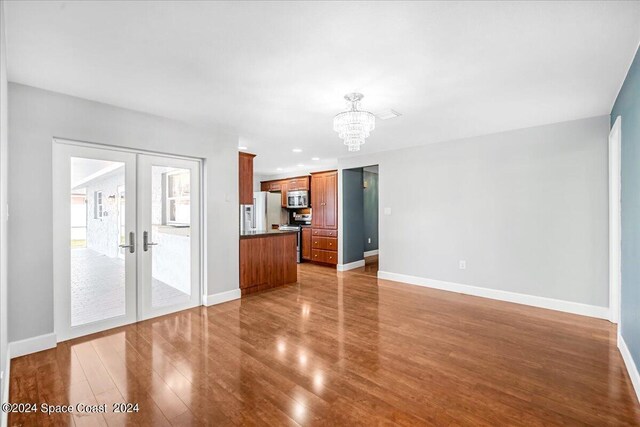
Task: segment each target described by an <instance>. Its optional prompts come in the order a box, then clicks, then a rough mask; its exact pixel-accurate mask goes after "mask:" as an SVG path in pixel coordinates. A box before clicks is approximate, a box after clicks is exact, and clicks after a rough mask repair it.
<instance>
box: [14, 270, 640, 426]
mask: <svg viewBox="0 0 640 427" xmlns="http://www.w3.org/2000/svg"><path fill="white" fill-rule="evenodd" d="M376 271H377V258H374V259H373V260H371V262H368V263H367V265H366V266H365V267H364V268H362V269H359V270H354V271H352V272H345V273H337V272H336V271H335V270H333V269H330V268H327V267H320V266H315V265H311V264H303V265H301V266H299V275H298V277H299V281H298V283H297V284H295V285H290V286H285V287H282V288H279V289H275V290H269V291H266V292H262V293H258V294H254V295H250V296H248V297H246V298H243V299H241V300H237V301H232V302H229V303H225V304H220V305H216V306H212V307H206V308H205V307H198V308H195V309H191V310H186V311H183V312H180V313H176V314H172V315H167V316H163V317H159V318H156V319H151V320H148V321H144V322H139V323H137V324H134V325H130V326H126V327H122V328H117V329H113V330H110V331H106V332H103V333H100V334H95V335H91V336H88V337H84V338H80V339H75V340H72V341H68V342H63V343H60V344H59V345H58V347H57V348H56V349H52V350H48V351H43V352H40V353H36V354H33V355H29V356H26V357H22V358H17V359H14V360H13V361H12V365H11V376H10V381H11V401H13V402H18V401H20V402H47V403H58V404H66V403H72V404H75V403H78V402H81V401H82V402H87V403H95V404H102V403H115V402H116V401H121V402H133V403H138V404H139V412H135V413H128V414H116V413H112V412H109V413H106V414H73V415H69V414H66V415H65V414H58V415H54V416H52V417H51V418H47V419H44V418H42V415H41V414H11V415H10V423H11V425H41V424H49V423H51V424H55V425H74V424H75V425H82V424H87V425H116V424H140V425H154V426H155V425H169V424H173V425H190V424H206V425H246V424H250V425H256V424H258V425H283V424H287V425H289V424H292V423H297V424H322V425H353V424H407V425H425V424H426V425H429V424H430V425H450V424H458V425H477V424H483V425H486V424H491V425H523V424H549V425H557V424H591V425H625V424H627V425H632V424H638V423H640V410H639V409H638V403H637V402H636V401H635V396H634V395H633V391H632V388H631V384H630V381H629V379H628V377H627V376H626V374H625V373H624V372H625V371H624V370H623V369H624V368H623V364H622V363H623V362H622V359H621V357H620V355H619V353H618V352H617V350H616V348H615V336H616V334H615V328H614V327H612V326H611V325H610V324H609V323H608V322H606V321H602V320H597V319H589V318H586V317H581V316H574V315H569V314H565V313H557V312H552V311H549V310H542V309H535V308H531V307H525V306H522V305H515V304H508V303H504V302H498V301H492V300H486V299H481V298H475V297H469V296H464V295H460V294H455V293H449V292H442V291H436V290H431V289H426V288H421V287H416V286H408V285H401V284H397V283H392V282H387V281H382V280H377V279H376V278H375V272H376Z"/></svg>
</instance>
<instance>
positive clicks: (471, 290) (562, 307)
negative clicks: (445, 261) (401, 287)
mask: <svg viewBox="0 0 640 427" xmlns="http://www.w3.org/2000/svg"><path fill="white" fill-rule="evenodd" d="M378 278H379V279H384V280H391V281H394V282H404V283H409V284H411V285H418V286H425V287H427V288H433V289H440V290H443V291H450V292H458V293H461V294H467V295H474V296H477V297H483V298H491V299H495V300H500V301H508V302H513V303H516V304H524V305H531V306H533V307H540V308H546V309H549V310H557V311H564V312H566V313H573V314H580V315H582V316H589V317H596V318H598V319H607V320H608V319H609V307H600V306H597V305H589V304H582V303H579V302H571V301H564V300H559V299H553V298H546V297H539V296H535V295H527V294H520V293H516V292H509V291H501V290H498V289H489V288H481V287H478V286H470V285H463V284H460V283H453V282H444V281H442V280H432V279H426V278H424V277H417V276H409V275H406V274H398V273H391V272H388V271H378Z"/></svg>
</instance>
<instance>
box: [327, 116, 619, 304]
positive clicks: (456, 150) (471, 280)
mask: <svg viewBox="0 0 640 427" xmlns="http://www.w3.org/2000/svg"><path fill="white" fill-rule="evenodd" d="M608 133H609V116H600V117H593V118H588V119H582V120H575V121H570V122H563V123H557V124H551V125H546V126H539V127H533V128H527V129H520V130H514V131H510V132H504V133H499V134H493V135H487V136H481V137H475V138H468V139H463V140H457V141H450V142H443V143H438V144H430V145H423V146H420V147H415V148H410V149H405V150H395V151H387V152H383V153H379V154H372V155H364V156H359V157H348V158H343V159H340V160H339V169H346V168H353V167H358V166H367V165H372V164H378V165H379V171H380V270H382V271H386V272H391V273H399V274H406V275H412V276H418V277H422V278H427V279H436V280H443V281H449V282H455V283H461V284H466V285H472V286H478V287H485V288H492V289H498V290H505V291H511V292H517V293H522V294H527V295H534V296H542V297H548V298H555V299H559V300H565V301H571V302H578V303H584V304H590V305H596V306H602V307H606V306H608V189H607V185H608V171H607V168H608V159H607V152H608V150H607V139H608ZM371 143H373V142H371ZM416 143H420V141H419V140H417V141H416ZM341 175H342V174H341ZM341 175H340V178H339V179H342V177H341ZM385 208H389V209H390V210H391V214H390V215H384V214H383V212H384V209H385ZM338 209H339V217H340V218H342V211H343V209H342V208H341V207H340V206H339V207H338ZM339 227H340V229H339V235H342V233H344V231H345V230H344V227H342V226H340V225H339ZM339 244H340V243H339ZM339 249H341V248H339ZM459 260H465V261H466V263H467V269H466V270H460V269H459V268H458V261H459Z"/></svg>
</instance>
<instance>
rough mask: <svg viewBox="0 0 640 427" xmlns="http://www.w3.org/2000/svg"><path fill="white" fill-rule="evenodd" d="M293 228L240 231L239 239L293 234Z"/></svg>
mask: <svg viewBox="0 0 640 427" xmlns="http://www.w3.org/2000/svg"><path fill="white" fill-rule="evenodd" d="M294 233H297V231H295V230H258V231H244V232H240V238H241V239H250V238H252V237H264V236H277V235H280V234H294Z"/></svg>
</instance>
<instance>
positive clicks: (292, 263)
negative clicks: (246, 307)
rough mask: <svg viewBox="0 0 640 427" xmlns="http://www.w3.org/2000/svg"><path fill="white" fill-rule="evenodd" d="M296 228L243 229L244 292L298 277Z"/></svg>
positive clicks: (241, 261)
mask: <svg viewBox="0 0 640 427" xmlns="http://www.w3.org/2000/svg"><path fill="white" fill-rule="evenodd" d="M296 234H297V231H284V230H267V231H244V232H241V233H240V290H241V292H242V295H247V294H250V293H253V292H257V291H261V290H264V289H270V288H275V287H277V286H282V285H285V284H287V283H295V282H296V281H297V280H298V267H297V266H298V264H297V262H296V246H297V236H296Z"/></svg>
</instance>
